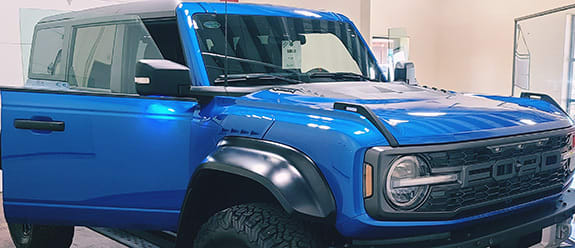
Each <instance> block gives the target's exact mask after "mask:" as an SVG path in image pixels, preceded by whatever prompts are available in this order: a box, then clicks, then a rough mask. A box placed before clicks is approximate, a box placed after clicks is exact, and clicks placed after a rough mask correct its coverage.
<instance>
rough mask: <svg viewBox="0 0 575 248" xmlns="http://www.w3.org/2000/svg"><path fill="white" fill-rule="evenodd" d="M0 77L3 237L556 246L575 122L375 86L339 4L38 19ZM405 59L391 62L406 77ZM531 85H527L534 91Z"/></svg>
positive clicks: (483, 101) (565, 229)
mask: <svg viewBox="0 0 575 248" xmlns="http://www.w3.org/2000/svg"><path fill="white" fill-rule="evenodd" d="M34 33H35V35H34V42H33V45H32V52H31V59H30V66H29V79H28V81H27V82H26V85H25V86H24V87H21V88H3V89H1V107H2V108H1V117H2V119H1V130H2V132H1V145H2V150H1V152H2V160H1V162H2V169H3V175H4V178H3V180H4V194H3V197H4V211H5V216H6V219H7V221H8V223H9V229H10V233H11V235H12V238H13V240H14V243H15V244H16V246H17V247H19V248H20V247H69V246H70V244H71V242H72V238H73V233H74V226H92V227H111V228H132V229H145V230H166V231H172V232H177V244H176V246H177V247H197V248H204V247H209V248H212V247H215V248H218V247H223V248H229V247H249V248H254V247H530V246H534V247H557V246H558V245H559V244H560V243H561V242H562V241H564V240H565V239H567V238H568V236H569V234H570V232H571V229H570V222H571V216H572V215H573V214H574V212H575V195H574V194H575V193H574V192H572V191H571V190H570V189H569V185H570V183H571V180H572V174H573V170H574V165H575V162H574V161H573V160H572V159H573V158H572V155H573V139H574V137H575V136H574V133H575V129H574V128H573V121H572V120H571V119H570V117H568V115H567V114H565V112H563V110H561V108H560V107H559V106H558V105H557V104H556V103H555V102H554V101H553V100H552V99H550V98H549V97H548V96H546V95H541V94H535V93H525V94H524V95H523V97H521V98H514V97H501V96H487V95H473V94H463V93H457V92H452V91H446V90H440V89H435V88H429V87H424V86H419V85H417V84H414V83H413V81H411V82H408V81H409V80H405V78H406V77H405V78H403V77H402V76H401V75H402V74H401V73H400V72H401V71H400V70H399V71H398V73H397V75H399V76H398V77H397V78H396V80H389V79H388V78H387V77H386V76H385V75H383V74H382V72H381V70H380V68H379V67H378V66H377V63H376V61H375V59H374V56H373V55H372V53H371V51H370V49H369V48H368V46H367V44H366V42H365V40H364V39H363V38H362V36H361V35H360V34H359V32H358V30H357V28H356V27H355V26H354V24H353V23H352V22H351V21H350V20H349V19H348V18H346V17H345V16H343V15H341V14H336V13H331V12H319V11H313V10H305V9H298V8H287V7H275V6H267V5H253V4H226V3H221V2H210V3H205V2H183V3H173V2H172V1H156V2H138V3H129V4H124V5H117V6H110V7H104V8H97V9H91V10H85V11H79V12H72V13H67V14H61V15H56V16H51V17H47V18H44V19H43V20H41V21H40V22H39V23H38V24H37V26H36V28H35V32H34ZM404 72H405V71H404ZM535 98H537V99H535Z"/></svg>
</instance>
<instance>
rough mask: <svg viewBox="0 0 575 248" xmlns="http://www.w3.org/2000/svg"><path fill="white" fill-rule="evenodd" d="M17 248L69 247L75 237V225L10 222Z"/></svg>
mask: <svg viewBox="0 0 575 248" xmlns="http://www.w3.org/2000/svg"><path fill="white" fill-rule="evenodd" d="M8 230H9V231H10V237H12V241H13V242H14V245H16V248H67V247H70V246H71V245H72V240H73V239H74V227H73V226H44V225H32V224H13V223H8Z"/></svg>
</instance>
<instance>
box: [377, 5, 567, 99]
mask: <svg viewBox="0 0 575 248" xmlns="http://www.w3.org/2000/svg"><path fill="white" fill-rule="evenodd" d="M569 4H573V1H572V0H571V1H568V0H552V1H541V0H505V1H500V0H482V1H474V0H402V1H392V0H374V1H372V15H371V20H372V21H371V22H372V34H374V35H385V34H386V33H387V28H390V27H404V28H406V29H407V33H408V34H409V36H410V38H411V44H410V45H411V51H410V56H411V59H412V60H413V61H414V62H415V66H416V70H417V78H418V80H419V81H420V82H422V83H423V84H428V85H433V86H437V87H440V88H446V89H452V90H457V91H471V92H480V93H491V94H503V95H509V94H511V78H512V69H513V68H512V66H513V39H514V37H513V34H514V25H513V24H514V19H515V18H517V17H521V16H524V15H528V14H533V13H536V12H541V11H544V10H548V9H552V8H556V7H561V6H565V5H569Z"/></svg>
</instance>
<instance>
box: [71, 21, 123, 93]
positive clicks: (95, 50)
mask: <svg viewBox="0 0 575 248" xmlns="http://www.w3.org/2000/svg"><path fill="white" fill-rule="evenodd" d="M116 28H117V26H116V25H108V26H93V27H82V28H78V29H77V30H76V33H75V36H74V42H73V43H72V44H73V53H72V63H71V65H70V68H69V74H70V75H69V83H70V85H72V86H77V87H81V88H95V89H110V80H111V73H112V61H113V57H114V44H115V39H116Z"/></svg>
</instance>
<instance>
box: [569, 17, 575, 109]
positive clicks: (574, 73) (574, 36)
mask: <svg viewBox="0 0 575 248" xmlns="http://www.w3.org/2000/svg"><path fill="white" fill-rule="evenodd" d="M574 23H575V15H573V16H571V35H570V38H571V47H570V51H569V71H568V73H569V81H568V89H567V92H568V98H567V101H568V105H567V111H568V113H569V114H570V115H571V116H574V114H575V113H574V112H575V90H574V89H573V86H574V84H573V79H574V77H575V25H573V24H574Z"/></svg>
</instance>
